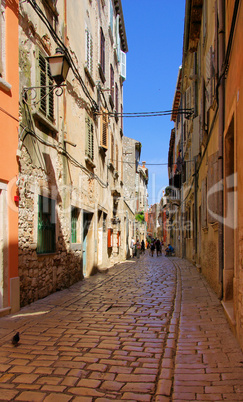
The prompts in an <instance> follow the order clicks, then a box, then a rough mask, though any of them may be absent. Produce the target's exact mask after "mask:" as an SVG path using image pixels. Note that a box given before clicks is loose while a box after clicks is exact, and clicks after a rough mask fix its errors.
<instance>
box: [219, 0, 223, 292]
mask: <svg viewBox="0 0 243 402" xmlns="http://www.w3.org/2000/svg"><path fill="white" fill-rule="evenodd" d="M218 18H219V30H218V38H219V76H220V78H219V83H218V105H219V131H218V149H219V154H218V183H219V192H218V194H219V203H218V215H219V216H220V217H222V219H221V222H218V261H219V284H220V286H221V288H220V295H219V297H220V298H222V295H223V270H224V234H223V229H224V228H223V217H224V189H223V186H224V183H223V179H224V173H223V152H224V149H223V147H224V119H225V77H224V74H222V72H223V69H224V60H225V59H224V58H225V0H218Z"/></svg>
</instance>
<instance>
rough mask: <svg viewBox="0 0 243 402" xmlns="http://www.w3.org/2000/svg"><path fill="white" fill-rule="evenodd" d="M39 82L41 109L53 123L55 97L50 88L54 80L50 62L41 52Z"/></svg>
mask: <svg viewBox="0 0 243 402" xmlns="http://www.w3.org/2000/svg"><path fill="white" fill-rule="evenodd" d="M38 80H39V83H38V86H41V88H40V89H39V94H38V97H39V109H40V111H41V112H42V113H43V114H44V115H45V116H46V117H48V118H49V119H50V120H52V121H53V120H54V95H53V91H50V88H49V87H51V86H53V79H52V76H51V71H50V66H49V62H48V61H47V59H46V58H45V56H43V54H42V53H41V52H39V58H38Z"/></svg>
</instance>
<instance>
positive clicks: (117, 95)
mask: <svg viewBox="0 0 243 402" xmlns="http://www.w3.org/2000/svg"><path fill="white" fill-rule="evenodd" d="M118 99H119V92H118V85H117V83H116V105H115V107H116V112H117V113H118Z"/></svg>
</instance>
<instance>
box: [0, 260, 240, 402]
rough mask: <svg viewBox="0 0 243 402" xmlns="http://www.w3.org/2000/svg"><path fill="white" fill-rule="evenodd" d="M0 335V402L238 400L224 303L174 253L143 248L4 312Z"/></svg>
mask: <svg viewBox="0 0 243 402" xmlns="http://www.w3.org/2000/svg"><path fill="white" fill-rule="evenodd" d="M16 331H19V332H20V344H19V346H18V347H14V346H13V345H12V344H11V338H12V336H13V335H14V334H15V333H16ZM0 337H1V339H0V401H6V400H7V401H26V402H27V401H45V402H50V401H53V402H56V401H57V402H66V401H75V402H79V401H80V402H93V401H100V402H105V401H112V400H120V401H124V400H125V401H157V402H159V401H161V402H164V401H166V402H167V401H173V402H178V401H222V400H226V401H231V402H233V401H243V354H242V352H241V351H240V348H239V346H238V344H237V342H236V340H235V338H234V336H233V334H232V333H231V331H230V329H229V326H228V323H227V321H226V318H225V316H224V313H223V310H222V308H221V304H220V302H219V301H218V299H217V297H216V296H215V294H214V293H213V291H212V290H210V288H209V287H208V285H207V284H206V281H205V280H204V279H203V277H202V276H201V274H199V273H198V272H197V270H196V268H195V267H194V266H193V265H191V264H190V263H188V262H187V261H185V260H180V259H178V258H175V257H172V258H166V257H165V256H159V257H153V258H152V257H150V256H149V255H145V256H142V258H140V259H138V260H136V261H127V262H125V263H122V264H119V265H116V266H115V267H113V268H111V269H109V270H108V271H107V273H102V274H98V275H96V276H93V277H91V278H88V279H85V280H84V281H82V282H79V283H78V284H76V285H74V286H72V287H71V288H70V289H68V290H64V291H62V292H58V293H55V294H53V295H51V296H48V297H47V298H45V299H43V300H39V301H38V302H35V303H33V304H31V305H30V306H27V307H25V308H23V309H21V310H20V312H18V313H17V314H14V315H10V316H7V317H3V318H1V319H0Z"/></svg>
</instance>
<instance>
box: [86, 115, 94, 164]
mask: <svg viewBox="0 0 243 402" xmlns="http://www.w3.org/2000/svg"><path fill="white" fill-rule="evenodd" d="M85 153H86V155H87V156H88V157H89V158H90V159H92V160H93V159H94V126H93V123H92V121H91V119H90V118H89V117H87V118H86V147H85Z"/></svg>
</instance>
